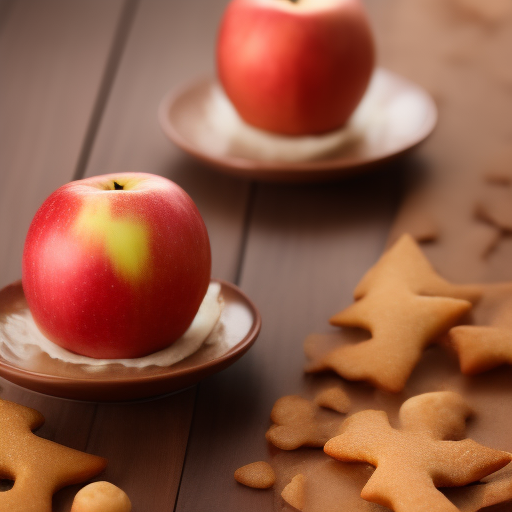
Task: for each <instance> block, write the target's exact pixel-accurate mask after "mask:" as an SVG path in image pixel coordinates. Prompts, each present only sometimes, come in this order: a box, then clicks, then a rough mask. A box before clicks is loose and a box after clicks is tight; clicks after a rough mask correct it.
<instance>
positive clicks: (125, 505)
mask: <svg viewBox="0 0 512 512" xmlns="http://www.w3.org/2000/svg"><path fill="white" fill-rule="evenodd" d="M131 510H132V504H131V501H130V498H128V496H127V495H126V493H125V492H124V491H123V490H122V489H119V487H116V486H115V485H114V484H111V483H110V482H93V483H92V484H89V485H86V486H85V487H83V488H82V489H80V490H79V491H78V492H77V493H76V496H75V499H74V500H73V505H72V506H71V512H130V511H131Z"/></svg>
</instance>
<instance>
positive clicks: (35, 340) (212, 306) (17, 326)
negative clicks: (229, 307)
mask: <svg viewBox="0 0 512 512" xmlns="http://www.w3.org/2000/svg"><path fill="white" fill-rule="evenodd" d="M222 304H223V302H222V297H221V295H220V284H219V283H211V284H210V286H209V288H208V291H207V292H206V295H205V297H204V299H203V302H202V304H201V306H200V308H199V311H198V312H197V315H196V316H195V318H194V320H193V322H192V324H191V325H190V327H189V328H188V330H187V332H185V334H184V335H183V336H182V337H181V338H179V339H178V340H176V341H175V342H174V343H173V344H172V345H170V346H169V347H167V348H165V349H163V350H160V351H158V352H154V353H153V354H149V355H148V356H145V357H140V358H136V359H93V358H91V357H86V356H81V355H78V354H74V353H73V352H70V351H68V350H66V349H63V348H62V347H59V346H58V345H56V344H55V343H53V342H51V341H50V340H48V339H47V338H45V337H44V336H43V335H42V334H41V332H40V331H39V329H38V328H37V326H36V324H35V322H34V320H33V318H32V315H31V314H30V311H28V309H27V310H26V312H25V313H23V314H16V315H11V316H10V317H9V318H8V320H7V322H5V323H4V324H3V325H2V329H1V330H0V355H1V356H2V357H3V358H4V359H6V360H7V361H9V362H11V363H13V364H16V365H17V364H19V362H20V361H28V360H29V359H30V358H33V357H37V356H38V355H40V354H41V353H42V352H45V353H46V354H48V355H49V356H50V357H51V358H53V359H59V360H61V361H63V362H66V363H72V364H80V365H85V367H86V368H88V369H90V370H92V371H93V370H94V369H95V368H101V367H104V366H105V365H109V364H121V365H123V366H126V367H128V368H144V367H147V366H164V367H165V366H171V365H173V364H175V363H177V362H179V361H181V360H183V359H185V358H186V357H188V356H190V355H191V354H193V353H194V352H196V351H197V350H199V348H200V347H201V346H202V345H203V343H204V342H205V340H206V339H207V338H208V336H209V335H210V333H211V332H212V331H213V328H214V327H215V326H216V324H217V323H218V322H219V319H220V315H221V311H222Z"/></svg>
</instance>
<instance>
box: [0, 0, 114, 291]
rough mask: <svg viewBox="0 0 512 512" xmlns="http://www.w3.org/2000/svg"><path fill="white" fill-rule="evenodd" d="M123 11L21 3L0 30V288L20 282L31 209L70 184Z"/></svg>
mask: <svg viewBox="0 0 512 512" xmlns="http://www.w3.org/2000/svg"><path fill="white" fill-rule="evenodd" d="M122 6H123V2H122V1H121V0H113V1H112V2H101V1H100V0H94V1H91V2H77V3H73V4H71V3H70V2H66V1H65V0H50V1H48V2H34V1H30V0H24V1H21V0H20V1H17V2H14V3H13V5H11V6H10V8H9V10H8V11H7V15H6V19H5V20H4V21H3V23H2V25H1V29H0V67H1V69H2V73H1V74H0V91H1V94H0V112H1V115H0V169H1V171H0V219H2V222H1V224H0V240H2V243H0V261H1V262H2V265H1V266H0V286H5V285H6V284H7V283H9V282H11V281H13V280H15V279H19V278H20V276H21V253H22V248H23V242H24V240H25V234H26V231H27V229H28V226H29V224H30V221H31V220H32V217H33V216H34V213H35V212H36V210H37V208H39V206H40V205H41V203H42V202H43V200H44V199H45V198H46V197H47V196H48V195H49V194H50V193H51V192H52V191H53V190H54V189H56V188H57V187H59V186H60V185H62V184H64V183H66V182H67V181H69V180H70V179H71V178H72V177H73V174H74V172H75V167H76V165H77V162H78V159H79V156H80V152H81V148H82V143H83V141H84V137H85V134H86V133H87V129H88V125H89V119H90V116H91V112H92V110H93V107H94V104H95V101H96V98H97V94H98V91H99V88H100V85H101V81H102V77H103V73H104V69H105V66H106V63H107V61H108V56H109V51H110V47H111V45H112V43H113V38H114V35H115V32H116V30H115V29H116V25H117V22H118V18H119V16H120V12H121V8H122ZM92 33H94V37H91V34H92Z"/></svg>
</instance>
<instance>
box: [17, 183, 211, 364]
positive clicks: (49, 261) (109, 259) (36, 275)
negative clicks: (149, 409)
mask: <svg viewBox="0 0 512 512" xmlns="http://www.w3.org/2000/svg"><path fill="white" fill-rule="evenodd" d="M210 267H211V256H210V243H209V239H208V233H207V231H206V227H205V225H204V222H203V220H202V218H201V215H200V214H199V211H198V210H197V208H196V206H195V204H194V203H193V201H192V199H191V198H190V197H189V196H188V195H187V194H186V192H185V191H184V190H183V189H181V188H180V187H179V186H178V185H176V184H175V183H173V182H171V181H169V180H167V179H165V178H162V177H160V176H153V175H151V174H143V173H125V174H109V175H105V176H95V177H93V178H88V179H84V180H80V181H74V182H71V183H68V184H67V185H64V186H63V187H61V188H59V189H58V190H56V191H55V192H54V193H53V194H52V195H50V197H48V199H47V200H46V201H45V202H44V203H43V205H42V206H41V208H40V209H39V210H38V212H37V213H36V215H35V217H34V219H33V220H32V224H31V225H30V228H29V231H28V235H27V238H26V241H25V248H24V252H23V276H22V283H23V290H24V292H25V296H26V298H27V301H28V305H29V307H30V311H31V312H32V315H33V317H34V320H35V322H36V324H37V325H38V327H39V328H40V330H41V331H42V332H43V334H45V335H46V336H47V337H48V338H49V339H50V340H52V341H53V342H55V343H56V344H58V345H60V346H61V347H64V348H66V349H68V350H71V351H73V352H76V353H78V354H82V355H86V356H90V357H95V358H107V359H112V358H133V357H140V356H144V355H146V354H149V353H151V352H155V351H157V350H160V349H162V348H164V347H166V346H168V345H170V344H171V343H172V342H173V341H175V340H176V339H178V338H179V337H180V336H181V335H182V334H183V333H184V332H185V330H186V329H187V328H188V326H189V325H190V324H191V322H192V320H193V319H194V316H195V315H196V313H197V310H198V309H199V306H200V304H201V302H202V300H203V297H204V295H205V293H206V291H207V289H208V285H209V282H210Z"/></svg>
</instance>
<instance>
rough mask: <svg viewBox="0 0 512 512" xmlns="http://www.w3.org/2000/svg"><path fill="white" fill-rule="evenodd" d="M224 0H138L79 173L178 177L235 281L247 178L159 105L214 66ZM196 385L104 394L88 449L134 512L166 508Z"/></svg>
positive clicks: (216, 264) (216, 261)
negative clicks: (165, 125) (119, 399)
mask: <svg viewBox="0 0 512 512" xmlns="http://www.w3.org/2000/svg"><path fill="white" fill-rule="evenodd" d="M223 3H224V2H219V1H216V2H207V3H204V2H201V1H200V0H194V1H188V2H176V1H175V2H162V1H155V0H145V1H142V2H140V3H139V4H138V6H137V9H136V13H135V17H134V20H133V24H132V27H131V30H130V34H129V38H128V40H127V43H126V46H125V49H124V52H123V55H122V59H121V61H120V65H119V67H118V70H117V73H116V76H115V81H114V83H113V87H112V89H111V90H110V92H109V95H108V101H107V103H106V108H105V110H104V114H103V116H102V118H101V122H100V123H99V127H98V131H97V133H96V135H95V138H94V141H93V144H92V145H91V152H90V155H89V156H88V162H87V166H86V169H85V173H84V176H86V177H87V176H92V175H96V174H102V173H106V172H120V171H143V172H150V173H154V174H159V175H163V176H166V177H168V178H170V179H172V180H174V181H176V182H177V183H178V184H179V185H181V186H182V187H183V188H184V189H185V190H186V191H187V192H188V193H189V194H190V195H191V197H192V198H193V200H194V201H195V202H196V204H197V206H198V208H199V210H200V211H201V214H202V215H203V218H204V219H205V222H206V225H207V228H208V232H209V236H210V241H211V245H212V259H213V270H212V275H213V276H214V277H221V278H224V279H227V280H230V281H234V280H235V278H236V275H237V272H238V268H239V260H240V257H241V253H242V245H243V240H244V239H243V233H244V227H245V226H244V222H245V216H246V208H247V205H248V198H249V190H250V185H249V183H246V182H241V181H237V180H235V179H232V178H229V177H221V176H217V175H216V174H214V173H213V172H211V171H210V170H209V169H207V168H206V167H205V166H204V165H201V164H199V163H197V162H195V161H194V160H192V159H191V158H190V157H188V156H186V155H184V154H183V153H182V152H181V151H180V150H178V149H177V148H175V147H174V146H173V145H172V144H171V143H170V142H169V141H168V140H167V139H166V138H165V137H164V135H163V133H162V132H161V129H160V127H159V125H158V122H157V108H158V104H159V102H160V100H161V99H162V97H163V96H164V95H165V93H166V92H167V91H168V90H169V89H170V88H172V87H175V86H177V85H180V84H182V83H183V82H185V81H187V80H188V79H190V78H192V77H195V76H197V75H200V74H204V73H206V72H208V70H211V69H212V60H213V47H214V40H215V30H216V24H217V22H216V20H217V19H218V18H219V16H220V13H221V12H222V4H223ZM195 394H196V391H195V389H193V390H188V391H184V392H182V393H178V394H176V395H173V396H170V397H168V398H165V399H162V400H157V401H154V402H148V403H144V404H125V405H122V406H116V405H108V404H102V405H99V406H98V413H97V416H96V418H95V421H94V426H93V428H92V431H91V436H90V440H89V444H88V449H89V450H90V451H93V452H98V453H103V454H104V455H106V456H107V457H109V456H110V457H109V458H110V465H109V468H108V470H107V472H106V474H105V475H104V476H105V478H107V479H109V480H110V481H112V482H113V483H115V484H117V485H119V486H121V487H122V488H123V489H124V490H125V491H126V492H127V494H128V495H129V496H130V498H131V500H132V502H133V504H134V512H136V511H140V512H142V511H145V510H154V511H165V510H173V507H174V503H175V501H176V496H177V493H178V487H179V483H180V478H181V472H182V466H183V462H184V459H185V453H186V448H187V442H188V439H189V429H190V424H191V421H192V413H193V407H194V400H195Z"/></svg>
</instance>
